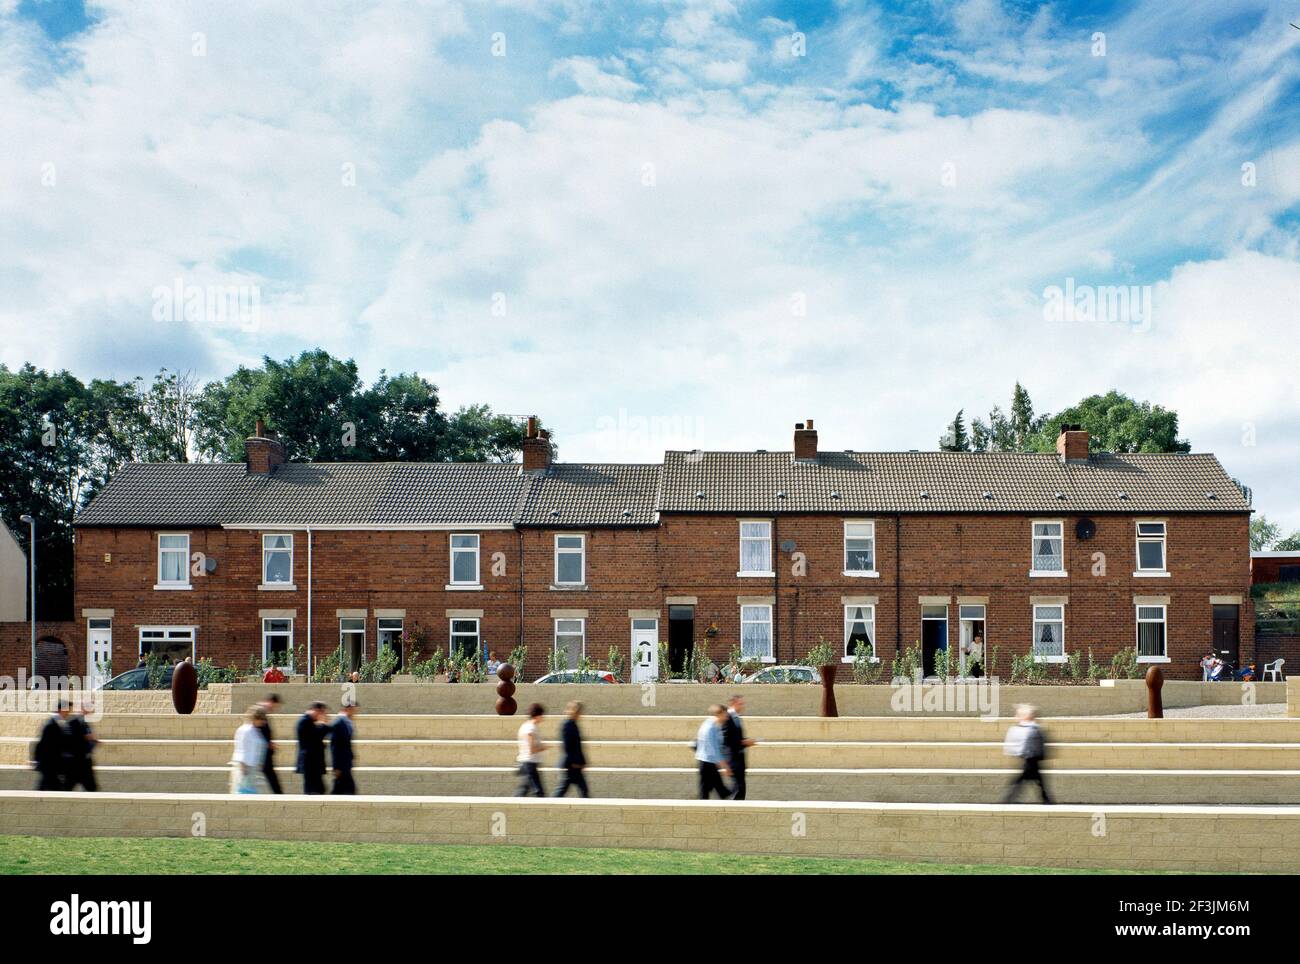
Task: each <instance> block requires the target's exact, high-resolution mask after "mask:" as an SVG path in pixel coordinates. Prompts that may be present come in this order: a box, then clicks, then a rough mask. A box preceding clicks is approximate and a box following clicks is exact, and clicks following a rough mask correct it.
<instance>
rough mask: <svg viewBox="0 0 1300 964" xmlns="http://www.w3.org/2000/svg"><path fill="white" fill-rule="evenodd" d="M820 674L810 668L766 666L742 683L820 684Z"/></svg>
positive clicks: (813, 668)
mask: <svg viewBox="0 0 1300 964" xmlns="http://www.w3.org/2000/svg"><path fill="white" fill-rule="evenodd" d="M821 681H822V674H821V673H819V672H817V670H816V668H815V667H812V666H766V667H764V668H763V669H760V670H759V671H758V672H757V673H752V674H750V675H749V676H746V677H745V678H744V679H742V680H741V682H742V683H820V682H821Z"/></svg>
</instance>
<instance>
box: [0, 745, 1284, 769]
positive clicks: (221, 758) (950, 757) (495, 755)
mask: <svg viewBox="0 0 1300 964" xmlns="http://www.w3.org/2000/svg"><path fill="white" fill-rule="evenodd" d="M353 746H354V749H355V751H356V755H357V760H358V762H359V763H361V764H364V765H366V766H443V767H446V766H512V765H513V764H514V760H515V755H516V752H517V751H516V744H515V742H514V741H513V740H370V739H364V740H355V741H354V743H353ZM30 747H31V741H30V740H15V739H12V738H10V739H0V763H8V764H21V763H24V762H26V761H27V759H28V755H29V752H30ZM231 748H232V744H231V741H230V740H229V739H223V740H103V741H101V742H100V744H99V747H98V749H97V750H96V755H95V759H96V762H97V763H98V764H99V765H101V766H220V765H221V764H224V763H226V762H227V761H228V760H229V759H230V754H231ZM1049 749H1050V751H1051V756H1050V758H1049V759H1048V761H1047V763H1046V764H1045V765H1046V766H1047V767H1048V768H1065V769H1097V770H1121V769H1145V770H1188V769H1192V770H1215V769H1217V770H1294V769H1300V746H1297V745H1294V744H1265V743H1182V744H1178V743H1064V744H1057V743H1049ZM586 750H587V757H588V759H589V760H590V761H591V763H592V764H593V765H600V766H617V767H672V766H688V767H689V766H693V765H694V764H693V760H694V754H693V752H692V750H691V748H690V747H689V745H688V744H686V743H682V742H669V741H642V742H632V741H630V740H614V741H600V740H590V741H588V742H587V743H586ZM292 752H293V744H292V743H284V744H282V750H281V753H282V754H284V757H283V758H284V759H288V758H289V756H288V755H289V754H290V753H292ZM549 753H550V755H549V756H547V757H545V758H544V759H545V760H546V761H548V762H549V761H551V760H553V759H555V753H556V751H555V749H554V747H552V748H551V749H550V750H549ZM749 762H750V766H753V767H774V768H794V769H805V768H843V767H847V768H853V769H861V768H867V769H879V768H892V767H940V768H976V769H981V768H982V769H999V768H1001V767H1003V766H1005V763H1006V760H1005V757H1004V756H1003V754H1002V745H1001V743H1000V742H988V743H977V742H969V743H958V742H953V741H945V742H922V741H903V742H886V741H877V742H836V743H831V742H818V743H795V742H776V741H772V742H763V743H760V744H758V745H757V746H755V747H753V748H752V749H751V750H750V753H749Z"/></svg>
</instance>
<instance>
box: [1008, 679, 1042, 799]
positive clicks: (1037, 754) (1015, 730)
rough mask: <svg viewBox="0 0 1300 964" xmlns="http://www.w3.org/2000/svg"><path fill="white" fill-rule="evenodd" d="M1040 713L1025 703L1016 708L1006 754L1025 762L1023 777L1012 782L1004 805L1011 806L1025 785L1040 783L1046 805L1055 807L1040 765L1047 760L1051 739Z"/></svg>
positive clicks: (1018, 777)
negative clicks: (1048, 742) (1046, 733)
mask: <svg viewBox="0 0 1300 964" xmlns="http://www.w3.org/2000/svg"><path fill="white" fill-rule="evenodd" d="M1037 716H1038V711H1037V710H1036V709H1035V708H1034V707H1032V706H1030V705H1028V704H1025V703H1022V704H1021V705H1020V706H1017V707H1016V723H1015V725H1014V726H1012V727H1011V729H1009V730H1007V739H1006V742H1005V743H1003V744H1002V752H1003V753H1005V754H1006V755H1007V756H1013V757H1019V758H1020V760H1021V761H1022V766H1021V770H1020V774H1019V775H1018V776H1017V777H1016V778H1015V779H1014V780H1012V781H1011V784H1010V786H1008V787H1007V792H1006V794H1005V796H1003V798H1002V802H1003V803H1011V802H1012V801H1013V800H1014V799H1015V798H1016V793H1017V791H1018V790H1019V789H1020V785H1021V784H1022V783H1037V784H1038V792H1039V793H1041V794H1042V795H1043V803H1051V802H1052V798H1051V797H1049V796H1048V795H1047V785H1046V784H1045V783H1043V773H1042V770H1041V769H1040V764H1042V762H1043V760H1044V759H1046V758H1047V738H1046V737H1045V736H1044V735H1043V728H1042V727H1041V726H1039V725H1038V719H1037Z"/></svg>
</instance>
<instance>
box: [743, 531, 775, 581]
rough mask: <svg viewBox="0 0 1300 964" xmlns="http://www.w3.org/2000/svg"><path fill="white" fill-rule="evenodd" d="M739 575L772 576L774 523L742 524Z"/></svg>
mask: <svg viewBox="0 0 1300 964" xmlns="http://www.w3.org/2000/svg"><path fill="white" fill-rule="evenodd" d="M737 575H740V576H770V575H772V523H770V522H741V523H740V572H739V573H737Z"/></svg>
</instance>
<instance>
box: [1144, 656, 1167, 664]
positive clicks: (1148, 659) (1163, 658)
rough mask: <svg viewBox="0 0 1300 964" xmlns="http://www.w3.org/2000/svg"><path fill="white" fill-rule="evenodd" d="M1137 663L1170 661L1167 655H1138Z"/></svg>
mask: <svg viewBox="0 0 1300 964" xmlns="http://www.w3.org/2000/svg"><path fill="white" fill-rule="evenodd" d="M1138 662H1139V663H1169V662H1172V660H1170V658H1169V657H1168V656H1139V657H1138Z"/></svg>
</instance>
